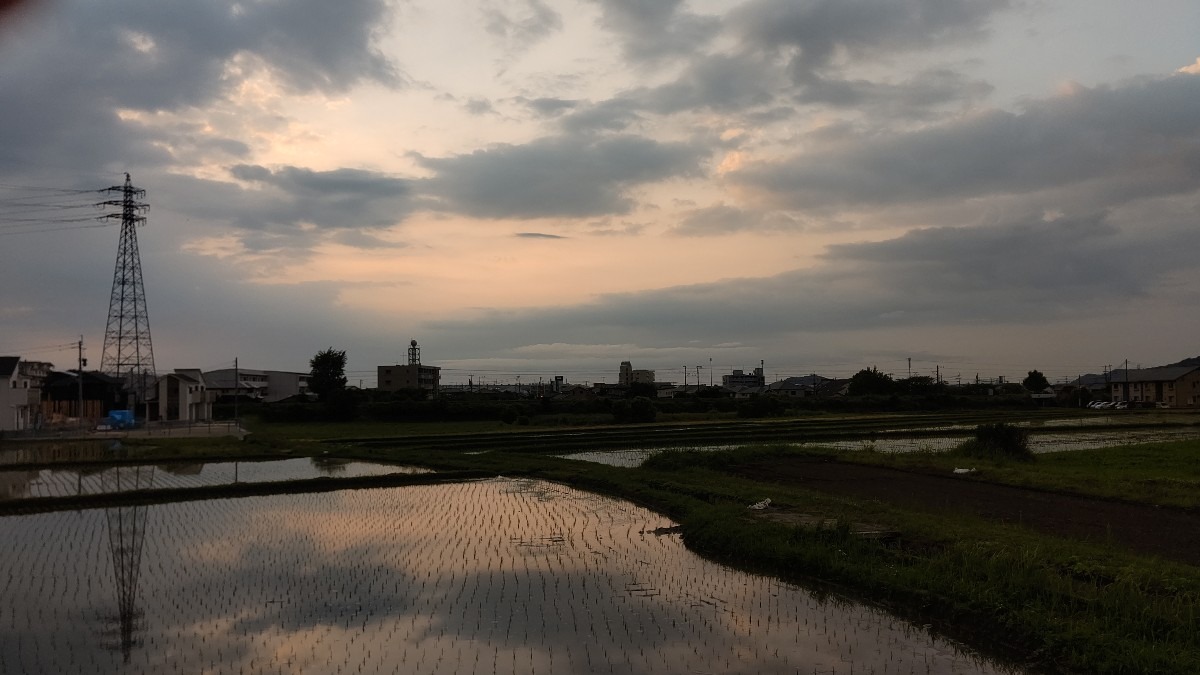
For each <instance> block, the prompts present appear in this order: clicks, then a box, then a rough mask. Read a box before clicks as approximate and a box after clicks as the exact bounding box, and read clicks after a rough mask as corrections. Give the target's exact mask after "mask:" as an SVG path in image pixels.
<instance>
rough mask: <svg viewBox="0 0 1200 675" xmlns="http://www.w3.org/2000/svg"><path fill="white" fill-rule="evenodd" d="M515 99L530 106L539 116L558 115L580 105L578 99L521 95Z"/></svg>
mask: <svg viewBox="0 0 1200 675" xmlns="http://www.w3.org/2000/svg"><path fill="white" fill-rule="evenodd" d="M515 100H516V101H517V102H518V103H520V104H522V105H524V106H525V107H527V108H529V109H530V110H531V111H533V113H534V114H535V115H537V116H538V117H557V116H559V115H561V114H563V113H564V112H566V111H568V110H571V109H572V108H574V107H575V106H577V105H579V102H578V101H573V100H570V99H565V98H552V97H540V98H532V99H531V98H525V97H524V96H519V97H517V98H516V99H515Z"/></svg>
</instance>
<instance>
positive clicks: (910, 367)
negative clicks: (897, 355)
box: [908, 356, 912, 380]
mask: <svg viewBox="0 0 1200 675" xmlns="http://www.w3.org/2000/svg"><path fill="white" fill-rule="evenodd" d="M908 379H910V380H911V379H912V357H911V356H910V357H908Z"/></svg>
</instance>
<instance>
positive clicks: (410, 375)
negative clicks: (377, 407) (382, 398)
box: [376, 363, 442, 393]
mask: <svg viewBox="0 0 1200 675" xmlns="http://www.w3.org/2000/svg"><path fill="white" fill-rule="evenodd" d="M376 376H377V377H378V380H377V382H378V387H379V389H380V390H381V391H400V390H401V389H424V390H426V391H430V392H434V393H437V391H438V390H439V389H440V388H441V384H442V369H441V368H439V367H437V366H423V365H421V364H419V363H414V364H409V365H407V366H401V365H395V366H379V367H378V368H376Z"/></svg>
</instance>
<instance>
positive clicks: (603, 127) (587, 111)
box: [561, 97, 641, 134]
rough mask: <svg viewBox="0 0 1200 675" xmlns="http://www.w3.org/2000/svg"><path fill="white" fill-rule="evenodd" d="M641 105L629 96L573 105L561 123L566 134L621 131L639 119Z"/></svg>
mask: <svg viewBox="0 0 1200 675" xmlns="http://www.w3.org/2000/svg"><path fill="white" fill-rule="evenodd" d="M640 107H641V106H640V105H639V104H638V103H637V102H635V101H634V100H632V99H629V98H622V97H618V98H611V99H608V100H606V101H601V102H599V103H589V104H586V105H581V104H577V105H575V106H573V109H572V112H571V113H569V114H567V115H564V116H563V117H562V119H561V125H562V128H563V130H564V131H566V132H567V133H568V134H587V133H592V132H600V131H622V130H624V129H625V128H627V127H629V126H630V125H632V124H634V123H635V122H637V121H638V120H639V119H641V116H640V115H639V114H638V109H639V108H640Z"/></svg>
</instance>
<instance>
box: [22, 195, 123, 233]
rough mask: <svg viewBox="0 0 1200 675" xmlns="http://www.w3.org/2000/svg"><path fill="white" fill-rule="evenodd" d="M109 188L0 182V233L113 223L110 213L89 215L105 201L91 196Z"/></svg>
mask: <svg viewBox="0 0 1200 675" xmlns="http://www.w3.org/2000/svg"><path fill="white" fill-rule="evenodd" d="M102 192H105V190H80V189H76V188H60V187H36V186H29V185H12V184H0V236H11V235H19V234H35V233H43V232H59V231H63V230H77V229H85V228H92V227H104V226H106V225H108V224H109V220H108V217H107V216H106V215H99V216H96V215H86V214H85V213H84V211H92V212H95V211H96V209H97V208H98V207H100V206H103V204H97V203H96V202H95V201H94V199H87V197H92V196H94V195H96V194H98V193H102Z"/></svg>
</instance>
